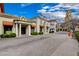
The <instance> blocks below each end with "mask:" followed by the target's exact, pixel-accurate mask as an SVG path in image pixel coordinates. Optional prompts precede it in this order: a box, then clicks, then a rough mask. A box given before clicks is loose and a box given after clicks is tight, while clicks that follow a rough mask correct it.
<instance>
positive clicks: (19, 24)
mask: <svg viewBox="0 0 79 59" xmlns="http://www.w3.org/2000/svg"><path fill="white" fill-rule="evenodd" d="M19 36H21V24H19Z"/></svg>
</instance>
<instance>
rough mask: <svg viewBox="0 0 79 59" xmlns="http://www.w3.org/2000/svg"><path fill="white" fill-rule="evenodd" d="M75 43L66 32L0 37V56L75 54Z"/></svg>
mask: <svg viewBox="0 0 79 59" xmlns="http://www.w3.org/2000/svg"><path fill="white" fill-rule="evenodd" d="M77 45H78V43H77V41H76V40H74V39H68V38H67V33H66V32H57V33H53V34H45V35H37V36H31V37H22V38H11V39H0V56H77V52H78V47H77Z"/></svg>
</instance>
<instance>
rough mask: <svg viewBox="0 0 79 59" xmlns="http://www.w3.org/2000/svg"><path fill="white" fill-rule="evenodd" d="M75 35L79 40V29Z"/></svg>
mask: <svg viewBox="0 0 79 59" xmlns="http://www.w3.org/2000/svg"><path fill="white" fill-rule="evenodd" d="M75 36H76V39H77V41H78V42H79V31H77V32H75Z"/></svg>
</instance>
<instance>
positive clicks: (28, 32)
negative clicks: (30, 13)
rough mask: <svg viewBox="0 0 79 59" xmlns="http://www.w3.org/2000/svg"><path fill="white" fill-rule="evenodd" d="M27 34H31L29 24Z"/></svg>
mask: <svg viewBox="0 0 79 59" xmlns="http://www.w3.org/2000/svg"><path fill="white" fill-rule="evenodd" d="M27 34H28V35H29V36H30V35H31V25H28V27H27Z"/></svg>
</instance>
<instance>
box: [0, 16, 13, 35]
mask: <svg viewBox="0 0 79 59" xmlns="http://www.w3.org/2000/svg"><path fill="white" fill-rule="evenodd" d="M3 21H10V22H13V19H11V18H5V17H0V35H1V34H3V33H4V27H3Z"/></svg>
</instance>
